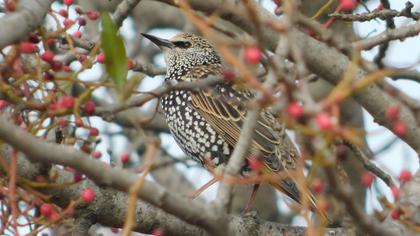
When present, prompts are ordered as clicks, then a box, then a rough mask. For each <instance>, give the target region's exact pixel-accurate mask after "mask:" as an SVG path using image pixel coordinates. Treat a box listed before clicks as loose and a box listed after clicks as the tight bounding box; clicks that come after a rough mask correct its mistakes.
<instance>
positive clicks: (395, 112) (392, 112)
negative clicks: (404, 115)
mask: <svg viewBox="0 0 420 236" xmlns="http://www.w3.org/2000/svg"><path fill="white" fill-rule="evenodd" d="M386 116H387V117H388V118H389V119H391V120H398V118H399V117H400V107H399V106H390V107H389V108H388V110H387V111H386Z"/></svg>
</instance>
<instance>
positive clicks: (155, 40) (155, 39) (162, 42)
mask: <svg viewBox="0 0 420 236" xmlns="http://www.w3.org/2000/svg"><path fill="white" fill-rule="evenodd" d="M141 35H143V36H144V37H145V38H147V39H149V40H150V41H152V43H154V44H156V45H157V46H158V47H166V48H174V47H175V45H174V44H173V43H172V42H171V41H169V40H167V39H162V38H158V37H156V36H153V35H150V34H145V33H141Z"/></svg>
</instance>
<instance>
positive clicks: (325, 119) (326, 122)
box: [315, 112, 333, 130]
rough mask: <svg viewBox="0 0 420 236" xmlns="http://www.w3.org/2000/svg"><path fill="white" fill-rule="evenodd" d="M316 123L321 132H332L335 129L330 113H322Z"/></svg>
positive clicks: (316, 118)
mask: <svg viewBox="0 0 420 236" xmlns="http://www.w3.org/2000/svg"><path fill="white" fill-rule="evenodd" d="M315 121H316V123H317V125H318V126H319V128H320V129H321V130H330V129H332V128H333V123H332V120H331V116H330V115H329V114H328V113H325V112H321V113H319V114H318V115H317V116H316V117H315Z"/></svg>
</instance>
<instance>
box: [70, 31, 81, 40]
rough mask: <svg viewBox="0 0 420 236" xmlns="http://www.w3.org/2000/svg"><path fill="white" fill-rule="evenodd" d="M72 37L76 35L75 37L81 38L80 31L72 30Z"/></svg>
mask: <svg viewBox="0 0 420 236" xmlns="http://www.w3.org/2000/svg"><path fill="white" fill-rule="evenodd" d="M72 35H73V36H74V37H76V38H78V39H80V38H82V32H81V31H79V30H78V31H76V32H74V33H73V34H72Z"/></svg>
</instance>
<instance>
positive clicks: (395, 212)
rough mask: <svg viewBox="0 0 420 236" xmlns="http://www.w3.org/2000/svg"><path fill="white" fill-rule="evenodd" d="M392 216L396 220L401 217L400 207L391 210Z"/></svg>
mask: <svg viewBox="0 0 420 236" xmlns="http://www.w3.org/2000/svg"><path fill="white" fill-rule="evenodd" d="M391 217H392V219H394V220H399V219H400V217H401V211H400V210H399V209H394V210H392V211H391Z"/></svg>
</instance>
